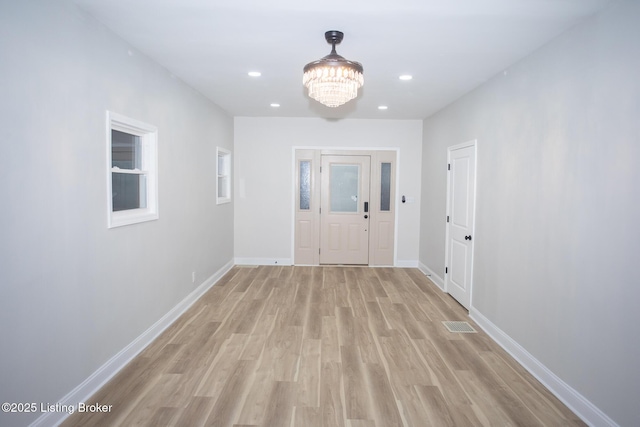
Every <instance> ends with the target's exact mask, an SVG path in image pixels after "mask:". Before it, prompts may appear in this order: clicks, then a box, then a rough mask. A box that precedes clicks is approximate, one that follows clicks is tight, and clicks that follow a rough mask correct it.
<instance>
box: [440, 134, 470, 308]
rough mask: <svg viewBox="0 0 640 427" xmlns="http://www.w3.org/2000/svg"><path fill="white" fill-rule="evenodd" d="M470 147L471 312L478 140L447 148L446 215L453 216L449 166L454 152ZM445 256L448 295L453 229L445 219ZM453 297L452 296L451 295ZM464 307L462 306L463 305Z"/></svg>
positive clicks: (445, 287)
mask: <svg viewBox="0 0 640 427" xmlns="http://www.w3.org/2000/svg"><path fill="white" fill-rule="evenodd" d="M468 147H473V148H474V159H473V160H474V165H473V200H472V201H471V203H472V212H473V221H472V224H471V236H473V237H474V238H473V239H472V240H471V267H470V269H471V271H470V272H469V291H468V292H469V307H465V308H466V309H468V310H470V309H471V305H472V302H473V269H474V262H475V259H474V258H475V247H476V244H475V242H476V239H475V230H476V206H477V204H476V200H477V197H478V194H477V189H478V183H477V179H478V140H477V139H472V140H470V141H467V142H463V143H461V144H456V145H451V146H449V147H447V205H446V215H447V218H449V216H450V215H451V173H450V172H449V166H448V165H450V164H451V153H452V151H456V150H459V149H462V148H468ZM445 221H446V222H445V255H444V263H445V274H444V291H445V292H447V293H448V294H450V292H449V290H450V289H449V287H450V286H451V285H450V284H449V275H450V274H451V273H450V272H447V269H448V266H449V265H450V259H449V250H450V244H451V239H450V227H451V225H450V224H451V223H450V222H449V221H447V219H446V218H445ZM450 295H451V294H450ZM461 305H462V304H461Z"/></svg>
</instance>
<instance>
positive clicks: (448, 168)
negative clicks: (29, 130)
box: [447, 163, 451, 171]
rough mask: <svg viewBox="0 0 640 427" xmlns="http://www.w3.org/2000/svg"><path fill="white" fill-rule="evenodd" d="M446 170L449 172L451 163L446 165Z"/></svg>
mask: <svg viewBox="0 0 640 427" xmlns="http://www.w3.org/2000/svg"><path fill="white" fill-rule="evenodd" d="M447 170H448V171H450V170H451V163H448V164H447Z"/></svg>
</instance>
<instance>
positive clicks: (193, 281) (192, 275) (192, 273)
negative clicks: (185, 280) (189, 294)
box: [191, 271, 196, 283]
mask: <svg viewBox="0 0 640 427" xmlns="http://www.w3.org/2000/svg"><path fill="white" fill-rule="evenodd" d="M191 283H196V272H195V271H192V272H191Z"/></svg>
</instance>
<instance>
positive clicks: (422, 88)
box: [74, 0, 611, 119]
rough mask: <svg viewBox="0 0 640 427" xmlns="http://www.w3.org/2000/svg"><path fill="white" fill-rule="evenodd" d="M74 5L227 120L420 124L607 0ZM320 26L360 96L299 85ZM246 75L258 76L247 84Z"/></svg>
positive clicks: (314, 54) (174, 0) (128, 0)
mask: <svg viewBox="0 0 640 427" xmlns="http://www.w3.org/2000/svg"><path fill="white" fill-rule="evenodd" d="M74 1H75V3H76V4H78V5H79V6H80V7H81V8H83V9H84V10H85V11H87V12H88V13H89V14H91V15H93V16H94V17H95V18H96V19H98V20H99V21H101V22H103V23H104V24H105V25H106V26H107V27H109V28H110V29H112V30H113V31H114V32H115V33H117V34H119V35H120V36H121V37H122V38H124V39H125V40H127V41H128V42H129V43H130V44H131V45H132V46H133V47H134V48H135V49H136V50H138V51H140V52H142V53H144V54H145V55H147V56H149V57H151V58H153V59H154V60H155V61H157V62H158V63H160V64H162V65H163V66H164V67H165V68H167V69H168V70H169V71H170V72H171V73H172V74H174V75H175V76H177V77H179V78H180V79H182V80H183V81H185V82H186V83H187V84H189V85H190V86H192V87H193V88H195V89H196V90H198V91H199V92H201V93H203V94H204V95H205V96H207V97H208V98H209V99H211V100H212V101H213V102H215V103H216V104H218V105H219V106H221V107H222V108H223V109H225V110H226V111H227V112H229V113H230V114H231V115H233V116H253V117H257V116H267V117H269V116H278V117H327V118H376V119H379V118H390V119H424V118H426V117H428V116H430V115H431V114H433V113H434V112H436V111H438V110H439V109H441V108H442V107H444V106H446V105H447V104H449V103H451V102H452V101H454V100H455V99H457V98H459V97H460V96H462V95H463V94H465V93H467V92H469V91H470V90H472V89H474V88H475V87H477V86H478V85H480V84H481V83H483V82H485V81H486V80H488V79H489V78H491V77H492V76H494V75H496V74H497V73H500V72H502V71H503V70H505V69H507V68H508V67H509V65H511V64H513V63H515V62H517V61H518V60H520V59H521V58H523V57H525V56H526V55H528V54H530V53H531V52H533V51H534V50H536V49H537V48H539V47H540V46H542V45H543V44H545V43H547V42H548V41H550V40H551V39H552V38H554V37H556V36H557V35H558V34H560V33H561V32H563V31H565V30H567V29H569V28H570V27H572V26H574V25H576V24H577V23H579V22H580V21H582V20H584V19H585V18H587V17H588V16H590V15H592V14H593V13H595V12H597V11H598V10H601V9H602V8H604V7H605V6H606V5H607V4H609V3H611V0H351V1H350V0H343V1H336V0H323V1H303V0H227V1H219V0H74ZM327 30H340V31H342V32H344V34H345V37H344V41H343V42H342V44H340V45H339V46H338V47H337V51H338V53H339V54H340V55H342V56H344V57H345V58H347V59H350V60H354V61H358V62H360V63H362V65H363V66H364V76H365V85H364V88H363V89H362V90H361V94H360V95H359V96H358V98H357V99H356V100H354V101H351V102H349V103H348V104H346V105H343V106H341V107H338V108H328V107H324V106H322V105H320V104H319V103H317V102H316V101H313V100H311V99H310V98H309V97H308V96H307V95H306V93H305V92H304V88H303V86H302V68H303V67H304V65H305V64H307V63H308V62H311V61H314V60H316V59H319V58H321V57H323V56H325V55H326V54H328V53H329V51H330V50H331V46H330V45H329V44H327V43H326V41H325V39H324V33H325V31H327ZM252 70H257V71H260V72H262V76H261V77H259V78H251V77H248V76H247V72H248V71H252ZM401 74H411V75H413V80H411V81H408V82H407V81H400V80H399V79H398V76H399V75H401ZM271 103H279V104H280V105H281V107H280V108H272V107H270V106H269V105H270V104H271ZM379 105H387V106H388V109H387V110H386V111H380V110H378V106H379Z"/></svg>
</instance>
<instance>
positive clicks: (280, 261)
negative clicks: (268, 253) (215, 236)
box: [234, 258, 293, 265]
mask: <svg viewBox="0 0 640 427" xmlns="http://www.w3.org/2000/svg"><path fill="white" fill-rule="evenodd" d="M234 261H235V264H236V265H293V260H292V259H291V258H236V259H235V260H234Z"/></svg>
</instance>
